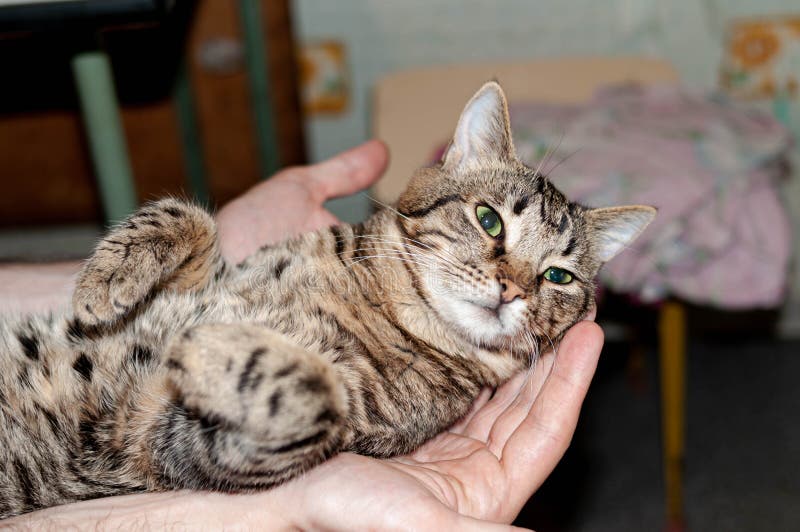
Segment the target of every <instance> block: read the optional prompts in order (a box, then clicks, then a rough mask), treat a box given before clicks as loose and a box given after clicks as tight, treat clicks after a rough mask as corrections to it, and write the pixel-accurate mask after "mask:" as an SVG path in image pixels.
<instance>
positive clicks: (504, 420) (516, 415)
mask: <svg viewBox="0 0 800 532" xmlns="http://www.w3.org/2000/svg"><path fill="white" fill-rule="evenodd" d="M553 360H554V353H553V352H552V351H548V352H546V353H544V354H542V355H540V356H538V357H537V359H536V363H535V365H534V366H533V368H532V369H531V371H529V372H528V373H527V378H526V380H525V382H524V383H523V384H522V387H521V388H520V391H519V395H518V396H517V398H516V399H515V400H514V401H513V402H512V403H511V404H509V405H508V407H507V408H506V409H505V410H504V411H503V413H502V414H501V415H500V416H498V418H497V419H496V421H495V422H494V424H493V425H492V427H491V429H490V432H489V436H488V438H487V440H486V441H487V446H488V447H489V450H490V451H492V452H493V453H494V454H495V456H498V457H499V456H501V455H502V454H503V448H504V447H505V445H506V442H507V441H508V438H510V437H511V435H512V434H513V433H514V431H516V430H517V427H519V425H520V423H522V422H523V421H524V420H525V418H526V417H528V414H529V413H530V411H531V408H532V406H533V403H534V401H535V400H536V397H538V395H539V393H540V391H541V390H542V386H543V385H544V383H545V381H546V380H547V377H548V376H549V375H550V371H551V370H552V368H553Z"/></svg>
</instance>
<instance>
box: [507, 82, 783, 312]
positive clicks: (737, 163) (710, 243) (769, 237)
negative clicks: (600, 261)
mask: <svg viewBox="0 0 800 532" xmlns="http://www.w3.org/2000/svg"><path fill="white" fill-rule="evenodd" d="M511 118H512V123H513V129H514V138H515V141H516V145H517V151H518V153H519V155H520V158H521V159H522V160H524V161H526V162H527V163H528V164H529V165H531V166H533V167H536V166H538V165H539V164H540V163H542V172H543V173H545V174H548V175H549V177H550V178H551V179H552V180H553V182H554V183H555V184H556V185H557V186H558V187H559V188H560V189H561V190H563V191H564V192H565V193H566V194H567V195H568V196H569V197H570V198H571V199H576V200H578V201H581V202H582V203H584V204H587V205H590V206H606V205H619V204H633V203H643V204H648V205H654V206H656V207H658V209H659V213H658V216H657V217H656V220H655V221H654V222H653V224H651V226H650V227H649V228H648V229H647V230H646V231H645V233H644V234H643V235H642V236H641V237H640V238H639V239H638V240H636V242H635V243H634V244H633V246H632V247H631V249H628V250H626V251H625V252H623V253H621V254H620V256H618V257H617V258H615V259H614V260H613V261H611V262H610V263H609V264H608V265H607V266H606V267H605V268H604V269H603V271H602V273H601V280H602V282H603V283H604V284H605V285H606V286H607V287H609V288H611V289H613V290H614V291H618V292H624V293H628V294H631V295H635V296H637V297H639V298H641V299H643V300H645V301H657V300H659V299H663V298H665V297H668V296H677V297H680V298H682V299H684V300H687V301H690V302H694V303H700V304H709V305H714V306H719V307H724V308H730V309H736V308H752V307H772V306H776V305H778V304H779V303H780V302H781V301H782V299H783V296H784V293H785V285H786V279H787V267H788V263H789V257H790V255H791V249H790V242H791V238H790V237H791V235H790V225H789V220H788V217H787V215H786V212H785V209H784V207H783V204H782V203H781V200H780V196H779V191H778V188H777V184H778V182H779V181H780V180H781V179H782V178H784V177H786V176H787V175H788V168H787V163H786V155H787V151H788V150H789V148H790V146H791V139H790V136H789V135H788V133H787V132H786V131H785V129H783V128H782V127H781V126H780V125H779V124H778V123H777V122H776V121H775V120H774V119H772V118H771V117H769V116H766V115H764V114H760V113H756V112H754V111H752V110H745V109H743V108H740V107H736V106H734V105H733V104H731V103H727V102H725V101H723V100H721V99H715V98H714V97H704V96H699V95H693V94H688V93H686V92H684V91H683V90H681V89H678V88H675V87H656V88H647V89H646V88H641V87H633V86H626V87H618V88H614V89H609V90H605V91H602V92H601V93H599V94H598V95H596V97H595V98H594V99H593V100H592V101H591V102H590V103H588V104H587V105H583V106H574V107H573V106H570V107H563V106H553V105H545V104H527V103H526V104H518V105H512V110H511ZM548 150H551V151H552V153H550V154H549V156H548V157H547V158H545V154H546V153H548ZM543 159H544V161H543V162H542V160H543Z"/></svg>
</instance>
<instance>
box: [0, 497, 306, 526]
mask: <svg viewBox="0 0 800 532" xmlns="http://www.w3.org/2000/svg"><path fill="white" fill-rule="evenodd" d="M277 495H278V494H274V495H273V494H270V493H260V494H252V495H238V496H231V495H225V494H221V493H210V492H202V493H198V492H190V491H176V492H166V493H146V494H137V495H128V496H124V497H114V498H107V499H95V500H90V501H83V502H79V503H74V504H68V505H65V506H56V507H53V508H48V509H45V510H40V511H37V512H33V513H29V514H24V515H21V516H18V517H15V518H13V519H9V520H6V521H3V522H1V523H0V528H3V529H6V528H8V529H10V530H43V531H50V530H73V529H75V530H77V529H81V530H152V529H158V530H164V529H167V530H172V529H177V530H184V529H186V530H189V529H195V530H197V529H203V530H222V529H226V528H232V527H241V526H242V525H244V526H245V528H252V529H263V530H292V529H297V527H296V526H294V523H293V522H290V521H288V520H287V519H285V517H284V516H286V515H292V514H293V513H294V512H295V511H296V510H295V509H294V508H292V507H291V505H290V504H288V503H287V501H286V500H284V499H282V498H279V497H278V496H277Z"/></svg>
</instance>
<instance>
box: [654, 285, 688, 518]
mask: <svg viewBox="0 0 800 532" xmlns="http://www.w3.org/2000/svg"><path fill="white" fill-rule="evenodd" d="M659 343H660V345H659V358H660V366H661V409H662V413H661V420H662V438H663V452H664V483H665V495H666V507H667V519H668V529H669V530H682V529H683V528H684V514H683V459H684V445H685V426H686V419H685V418H686V410H685V408H686V404H685V403H686V310H685V308H684V306H683V305H682V304H680V303H678V302H675V301H668V302H666V303H665V304H664V305H663V306H662V307H661V311H660V314H659Z"/></svg>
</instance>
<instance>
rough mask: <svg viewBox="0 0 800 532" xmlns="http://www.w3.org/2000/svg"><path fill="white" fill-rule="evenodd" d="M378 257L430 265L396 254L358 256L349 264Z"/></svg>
mask: <svg viewBox="0 0 800 532" xmlns="http://www.w3.org/2000/svg"><path fill="white" fill-rule="evenodd" d="M380 258H383V259H394V260H399V261H405V262H408V263H410V264H416V265H417V266H422V267H431V265H430V264H428V263H424V262H419V261H415V260H411V259H409V258H405V257H398V256H396V255H367V256H363V257H359V258H358V260H351V261H350V264H358V263H359V262H364V261H365V260H369V259H380Z"/></svg>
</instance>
